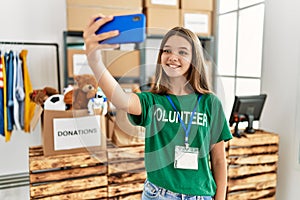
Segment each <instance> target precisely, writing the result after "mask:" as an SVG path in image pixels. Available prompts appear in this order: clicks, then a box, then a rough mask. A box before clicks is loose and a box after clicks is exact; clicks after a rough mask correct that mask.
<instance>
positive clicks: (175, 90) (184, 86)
mask: <svg viewBox="0 0 300 200" xmlns="http://www.w3.org/2000/svg"><path fill="white" fill-rule="evenodd" d="M170 83H171V84H170V90H169V93H170V94H174V95H187V94H191V93H193V92H194V91H193V90H191V87H189V84H188V83H187V80H186V79H184V80H183V79H177V80H172V81H171V82H170Z"/></svg>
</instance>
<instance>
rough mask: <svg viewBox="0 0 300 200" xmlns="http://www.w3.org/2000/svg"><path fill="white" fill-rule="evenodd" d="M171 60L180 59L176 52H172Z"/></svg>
mask: <svg viewBox="0 0 300 200" xmlns="http://www.w3.org/2000/svg"><path fill="white" fill-rule="evenodd" d="M169 61H178V56H177V55H176V54H174V53H172V54H171V55H170V57H169Z"/></svg>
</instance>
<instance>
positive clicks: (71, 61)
mask: <svg viewBox="0 0 300 200" xmlns="http://www.w3.org/2000/svg"><path fill="white" fill-rule="evenodd" d="M67 59H68V77H70V78H71V77H74V75H79V74H93V71H92V70H91V68H90V67H89V65H88V61H87V58H86V54H85V50H82V49H70V48H68V49H67Z"/></svg>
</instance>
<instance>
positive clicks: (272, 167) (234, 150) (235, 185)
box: [227, 131, 279, 200]
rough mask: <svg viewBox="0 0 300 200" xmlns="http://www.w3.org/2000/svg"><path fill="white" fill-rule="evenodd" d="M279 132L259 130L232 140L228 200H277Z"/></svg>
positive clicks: (229, 159) (228, 149)
mask: <svg viewBox="0 0 300 200" xmlns="http://www.w3.org/2000/svg"><path fill="white" fill-rule="evenodd" d="M278 144H279V137H278V135H277V134H274V133H268V132H263V131H256V132H255V134H247V135H246V137H241V138H236V137H235V138H233V139H232V140H230V141H229V142H228V146H227V160H228V188H227V200H246V199H247V200H248V199H261V200H267V199H268V200H271V199H274V200H275V192H276V182H277V181H276V180H277V173H276V172H277V162H278Z"/></svg>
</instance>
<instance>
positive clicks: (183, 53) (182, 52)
mask: <svg viewBox="0 0 300 200" xmlns="http://www.w3.org/2000/svg"><path fill="white" fill-rule="evenodd" d="M179 55H182V56H186V55H188V53H187V52H186V51H179Z"/></svg>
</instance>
